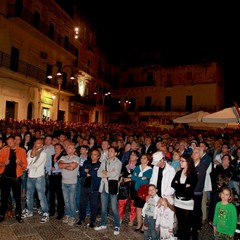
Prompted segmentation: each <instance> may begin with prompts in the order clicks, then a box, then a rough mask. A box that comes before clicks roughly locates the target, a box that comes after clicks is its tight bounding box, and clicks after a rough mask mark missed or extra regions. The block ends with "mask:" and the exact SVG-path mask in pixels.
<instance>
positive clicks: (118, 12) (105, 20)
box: [78, 0, 225, 63]
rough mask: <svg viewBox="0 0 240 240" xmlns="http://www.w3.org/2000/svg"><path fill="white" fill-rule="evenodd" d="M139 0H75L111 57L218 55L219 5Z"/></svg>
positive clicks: (220, 34)
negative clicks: (144, 52)
mask: <svg viewBox="0 0 240 240" xmlns="http://www.w3.org/2000/svg"><path fill="white" fill-rule="evenodd" d="M142 2H143V3H140V1H131V0H128V1H125V0H122V1H119V0H115V1H99V0H80V1H78V5H79V7H80V9H82V10H83V11H84V12H85V13H86V15H87V17H88V18H89V19H91V21H92V23H93V24H94V25H96V27H97V32H98V40H99V45H100V46H101V47H103V48H104V49H105V50H106V51H107V54H108V56H109V57H110V58H111V59H112V60H114V61H121V60H122V59H124V60H127V59H128V60H134V59H138V58H139V53H140V52H143V51H146V52H148V53H149V52H150V53H151V52H159V53H160V55H161V58H162V59H163V60H165V62H173V63H177V62H181V61H183V62H186V63H187V62H191V61H195V59H199V58H201V59H205V58H206V57H211V58H213V57H214V58H219V57H222V56H223V49H222V45H223V44H224V38H223V30H224V28H223V25H224V21H225V18H224V16H225V14H224V5H219V4H220V3H218V5H214V4H211V5H210V4H209V3H208V4H206V5H204V4H203V3H202V2H199V4H196V2H195V4H194V5H187V4H185V5H182V1H181V3H178V2H180V1H175V2H173V1H164V2H163V1H151V0H149V1H142ZM166 2H167V3H166ZM201 4H202V5H201Z"/></svg>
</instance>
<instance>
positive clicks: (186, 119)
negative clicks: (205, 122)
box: [173, 111, 209, 123]
mask: <svg viewBox="0 0 240 240" xmlns="http://www.w3.org/2000/svg"><path fill="white" fill-rule="evenodd" d="M206 115H209V113H208V112H204V111H198V112H193V113H190V114H187V115H185V116H182V117H178V118H175V119H173V122H174V123H196V122H201V121H202V118H203V117H204V116H206Z"/></svg>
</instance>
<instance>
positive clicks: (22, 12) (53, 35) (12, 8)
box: [8, 3, 77, 56]
mask: <svg viewBox="0 0 240 240" xmlns="http://www.w3.org/2000/svg"><path fill="white" fill-rule="evenodd" d="M8 17H9V18H11V17H19V18H21V19H22V20H23V21H25V22H26V23H28V24H30V25H31V26H32V27H33V28H35V29H36V30H38V31H39V32H41V33H42V34H44V35H45V36H47V37H48V38H49V39H51V40H52V41H54V42H55V43H57V44H58V45H59V46H61V47H63V48H64V49H65V50H67V51H68V52H70V53H71V54H73V55H74V56H75V54H76V51H77V48H76V47H75V46H74V45H73V44H71V43H69V41H67V39H66V38H65V37H63V36H61V35H60V33H57V32H56V31H50V25H49V24H47V23H45V22H43V21H41V20H39V21H36V20H34V14H33V13H32V12H30V11H29V10H28V9H26V8H25V7H22V8H19V7H17V4H14V3H9V5H8ZM39 18H40V17H39Z"/></svg>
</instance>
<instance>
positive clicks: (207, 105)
mask: <svg viewBox="0 0 240 240" xmlns="http://www.w3.org/2000/svg"><path fill="white" fill-rule="evenodd" d="M222 69H223V68H222V66H221V64H220V63H216V62H214V63H205V64H191V65H181V66H172V67H164V66H161V65H151V66H141V67H133V68H128V69H126V70H124V71H122V72H120V74H119V79H118V90H117V91H116V92H114V95H115V99H113V102H114V103H113V105H112V109H113V110H115V114H112V119H111V120H112V122H119V121H122V122H126V121H127V122H135V123H137V124H140V123H146V124H148V125H165V124H171V123H172V120H173V119H174V118H176V117H178V116H181V115H184V114H187V113H190V112H194V111H200V110H204V111H208V112H214V111H216V110H220V109H222V108H223V105H224V95H223V94H224V77H223V76H224V75H223V70H222Z"/></svg>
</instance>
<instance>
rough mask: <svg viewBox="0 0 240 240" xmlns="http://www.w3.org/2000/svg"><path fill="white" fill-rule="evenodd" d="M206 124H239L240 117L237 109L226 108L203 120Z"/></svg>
mask: <svg viewBox="0 0 240 240" xmlns="http://www.w3.org/2000/svg"><path fill="white" fill-rule="evenodd" d="M202 121H203V122H206V123H239V115H238V112H237V110H236V108H235V107H231V108H225V109H223V110H221V111H218V112H215V113H212V114H209V115H207V116H205V117H203V118H202Z"/></svg>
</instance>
